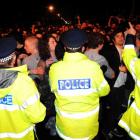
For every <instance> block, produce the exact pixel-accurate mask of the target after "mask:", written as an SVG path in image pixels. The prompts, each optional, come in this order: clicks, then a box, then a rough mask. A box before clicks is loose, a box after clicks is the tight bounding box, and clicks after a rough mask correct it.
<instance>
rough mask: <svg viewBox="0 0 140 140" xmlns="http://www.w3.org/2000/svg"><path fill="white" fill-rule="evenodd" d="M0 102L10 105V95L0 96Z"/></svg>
mask: <svg viewBox="0 0 140 140" xmlns="http://www.w3.org/2000/svg"><path fill="white" fill-rule="evenodd" d="M0 104H5V105H12V104H13V103H12V95H6V96H5V97H3V98H0Z"/></svg>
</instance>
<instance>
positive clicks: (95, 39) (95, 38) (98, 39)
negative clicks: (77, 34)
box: [87, 32, 104, 49]
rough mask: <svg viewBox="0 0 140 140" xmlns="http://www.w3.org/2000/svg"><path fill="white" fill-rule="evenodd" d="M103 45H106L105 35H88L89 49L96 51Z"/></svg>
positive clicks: (92, 33)
mask: <svg viewBox="0 0 140 140" xmlns="http://www.w3.org/2000/svg"><path fill="white" fill-rule="evenodd" d="M103 43H104V35H102V34H101V33H96V32H89V33H88V43H87V47H88V48H93V49H96V48H97V47H98V45H101V44H103Z"/></svg>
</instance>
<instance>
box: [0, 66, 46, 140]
mask: <svg viewBox="0 0 140 140" xmlns="http://www.w3.org/2000/svg"><path fill="white" fill-rule="evenodd" d="M45 114H46V109H45V106H44V105H43V104H42V103H41V102H40V98H39V93H38V90H37V88H36V86H35V83H34V82H33V80H32V79H31V78H30V77H29V76H28V72H27V67H26V66H21V67H15V68H8V69H1V68H0V140H34V133H33V128H34V124H35V123H38V122H40V121H42V120H43V119H44V117H45Z"/></svg>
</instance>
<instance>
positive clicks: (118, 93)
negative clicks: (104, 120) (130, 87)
mask: <svg viewBox="0 0 140 140" xmlns="http://www.w3.org/2000/svg"><path fill="white" fill-rule="evenodd" d="M125 99H126V98H125V87H124V86H121V87H119V88H116V87H113V88H112V89H111V93H110V102H111V112H110V123H111V129H114V128H115V127H116V126H117V125H118V121H119V119H120V117H121V114H122V113H123V111H122V104H123V103H124V100H125Z"/></svg>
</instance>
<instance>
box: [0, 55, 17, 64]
mask: <svg viewBox="0 0 140 140" xmlns="http://www.w3.org/2000/svg"><path fill="white" fill-rule="evenodd" d="M14 54H15V53H12V54H10V55H9V56H7V57H5V58H0V63H4V62H7V61H9V60H10V59H12V57H13V56H14Z"/></svg>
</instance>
